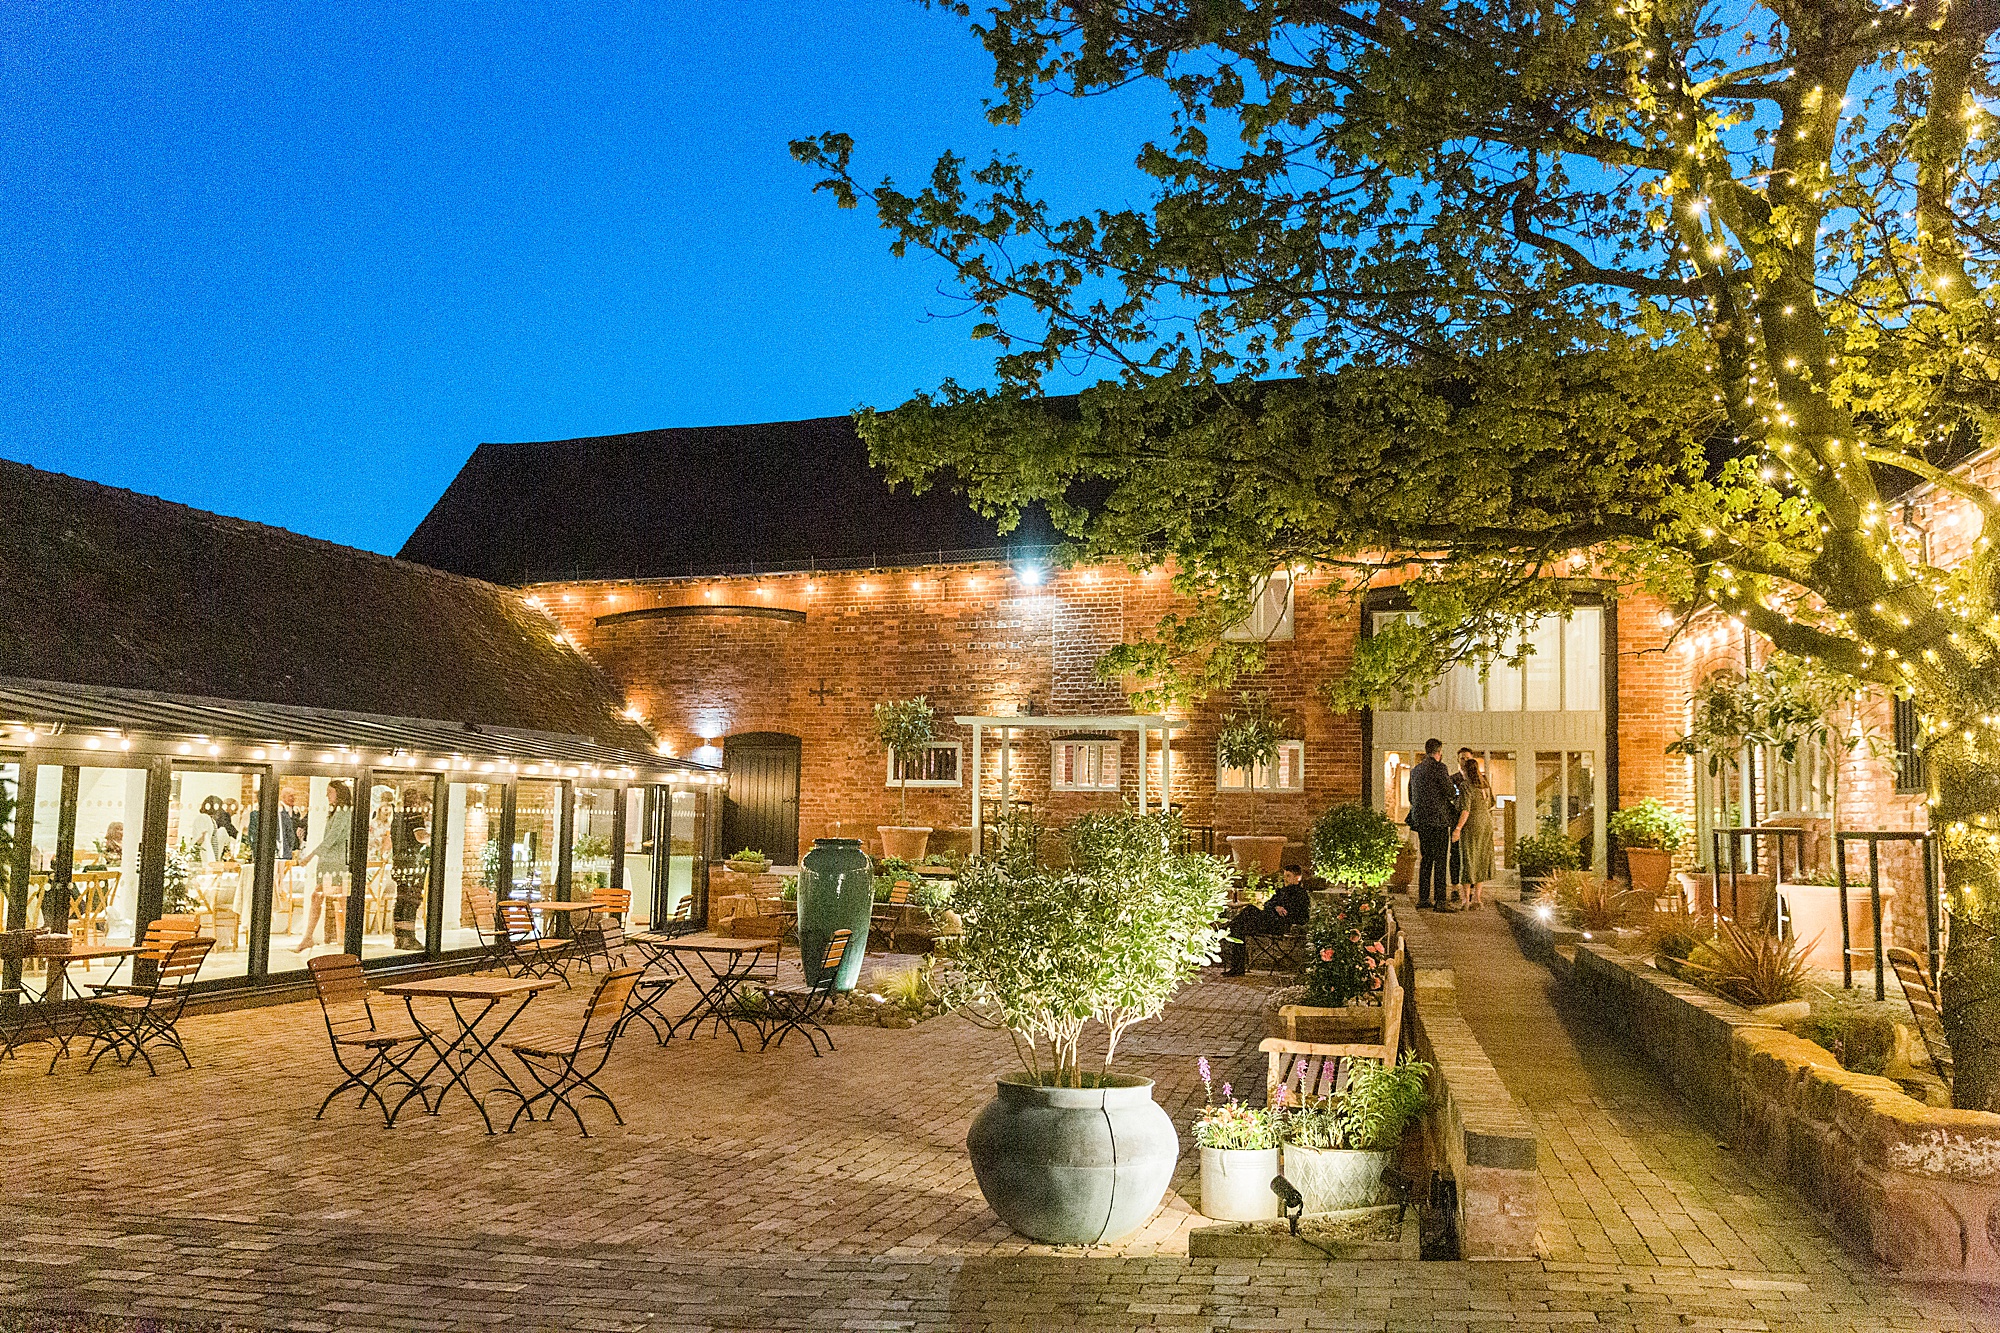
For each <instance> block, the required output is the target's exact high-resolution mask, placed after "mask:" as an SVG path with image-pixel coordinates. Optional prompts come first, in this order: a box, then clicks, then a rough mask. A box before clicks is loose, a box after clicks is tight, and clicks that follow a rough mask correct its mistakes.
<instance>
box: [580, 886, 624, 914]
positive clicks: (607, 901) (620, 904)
mask: <svg viewBox="0 0 2000 1333" xmlns="http://www.w3.org/2000/svg"><path fill="white" fill-rule="evenodd" d="M590 905H591V906H592V907H595V908H596V909H597V910H598V911H599V912H602V913H604V914H606V915H608V916H615V917H617V918H618V919H619V920H621V921H622V920H624V919H625V914H626V913H628V912H630V911H631V910H632V890H630V889H614V888H610V887H608V886H607V887H605V888H601V889H592V890H591V891H590Z"/></svg>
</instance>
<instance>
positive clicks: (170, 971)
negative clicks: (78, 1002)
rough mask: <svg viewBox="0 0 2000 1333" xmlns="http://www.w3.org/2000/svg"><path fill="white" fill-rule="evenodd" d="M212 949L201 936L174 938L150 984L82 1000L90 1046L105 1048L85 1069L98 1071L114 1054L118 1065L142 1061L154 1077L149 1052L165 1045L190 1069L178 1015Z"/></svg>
mask: <svg viewBox="0 0 2000 1333" xmlns="http://www.w3.org/2000/svg"><path fill="white" fill-rule="evenodd" d="M214 947H215V941H214V940H212V939H209V938H207V937H206V936H201V935H197V936H196V937H194V938H193V939H190V940H178V941H176V942H175V943H173V944H172V945H170V946H168V949H167V956H166V958H165V959H164V960H163V961H162V962H161V963H160V965H159V967H158V969H157V970H156V971H155V972H154V974H153V979H152V981H151V982H150V983H149V984H146V985H144V986H142V987H141V988H140V989H137V990H134V991H131V992H127V993H123V994H113V995H102V996H94V997H92V998H91V999H89V1000H86V1001H85V1002H84V1012H85V1014H86V1015H87V1016H88V1017H89V1019H90V1021H91V1022H92V1023H93V1024H94V1025H95V1030H94V1031H93V1032H92V1033H91V1034H90V1044H91V1045H92V1046H96V1045H98V1044H99V1043H100V1042H101V1043H103V1049H102V1050H100V1051H98V1052H97V1054H96V1055H93V1056H92V1057H91V1058H90V1066H89V1068H90V1069H96V1068H97V1062H98V1061H99V1060H102V1059H103V1058H104V1057H105V1056H107V1055H112V1054H116V1055H117V1056H118V1063H119V1064H121V1065H124V1066H126V1067H127V1068H130V1067H131V1064H132V1061H133V1060H135V1059H141V1060H144V1061H145V1062H146V1072H147V1073H148V1074H157V1073H159V1072H160V1071H159V1070H158V1069H157V1068H156V1067H155V1066H154V1064H153V1056H152V1052H151V1051H150V1050H149V1049H148V1048H149V1047H154V1046H164V1047H167V1048H168V1049H170V1050H173V1051H176V1052H178V1053H179V1055H180V1057H181V1060H182V1062H183V1063H184V1064H186V1065H187V1067H188V1068H189V1069H193V1068H194V1061H193V1060H190V1059H189V1058H188V1053H187V1047H186V1046H183V1045H182V1044H181V1034H180V1031H179V1025H180V1021H181V1011H182V1010H184V1009H186V1008H187V998H188V992H189V991H190V990H192V989H193V988H194V979H195V974H196V973H198V972H200V971H201V964H202V960H203V959H205V958H207V957H208V951H209V950H210V949H213V948H214ZM85 1072H86V1073H87V1072H89V1070H86V1071H85Z"/></svg>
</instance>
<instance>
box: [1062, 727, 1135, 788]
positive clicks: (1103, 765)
mask: <svg viewBox="0 0 2000 1333" xmlns="http://www.w3.org/2000/svg"><path fill="white" fill-rule="evenodd" d="M1067 747H1075V748H1077V749H1086V750H1095V751H1097V752H1098V753H1099V754H1101V755H1106V756H1107V757H1108V758H1107V759H1106V760H1100V761H1099V765H1098V772H1099V774H1100V775H1101V776H1105V777H1108V779H1109V780H1108V781H1100V782H1095V783H1088V782H1064V781H1062V779H1061V777H1060V774H1061V773H1062V771H1063V763H1062V751H1063V750H1064V749H1065V748H1067ZM1124 748H1125V743H1124V742H1123V741H1119V740H1106V739H1104V738H1101V737H1096V736H1085V737H1058V738H1056V739H1054V740H1051V741H1050V742H1049V790H1050V791H1071V792H1115V791H1118V790H1119V789H1120V788H1121V787H1122V785H1123V783H1124V780H1125V764H1124V758H1125V757H1124V754H1123V750H1124ZM1086 767H1087V765H1086ZM1071 771H1072V772H1074V771H1075V766H1074V765H1072V768H1071Z"/></svg>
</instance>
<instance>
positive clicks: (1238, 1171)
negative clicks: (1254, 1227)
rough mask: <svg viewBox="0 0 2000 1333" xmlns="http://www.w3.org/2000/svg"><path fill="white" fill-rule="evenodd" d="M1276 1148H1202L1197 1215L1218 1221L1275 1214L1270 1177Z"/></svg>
mask: <svg viewBox="0 0 2000 1333" xmlns="http://www.w3.org/2000/svg"><path fill="white" fill-rule="evenodd" d="M1277 1174H1278V1150H1277V1149H1276V1148H1203V1149H1202V1150H1201V1215H1202V1216H1203V1217H1212V1218H1214V1219H1215V1220H1216V1221H1218V1222H1265V1221H1269V1220H1270V1219H1271V1218H1274V1217H1276V1216H1277V1215H1278V1196H1277V1194H1276V1193H1274V1192H1273V1191H1272V1189H1271V1179H1272V1177H1274V1176H1276V1175H1277Z"/></svg>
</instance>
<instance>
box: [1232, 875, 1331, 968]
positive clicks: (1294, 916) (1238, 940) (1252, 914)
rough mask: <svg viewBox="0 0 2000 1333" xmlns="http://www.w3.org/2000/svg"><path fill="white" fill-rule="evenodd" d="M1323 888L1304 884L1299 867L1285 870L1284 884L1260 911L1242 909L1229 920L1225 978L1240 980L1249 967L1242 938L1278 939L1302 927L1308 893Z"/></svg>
mask: <svg viewBox="0 0 2000 1333" xmlns="http://www.w3.org/2000/svg"><path fill="white" fill-rule="evenodd" d="M1325 887H1326V886H1325V885H1324V884H1323V883H1320V882H1319V881H1317V880H1312V881H1309V880H1307V879H1306V873H1305V871H1304V870H1303V869H1301V868H1300V867H1298V866H1286V867H1285V876H1284V883H1282V884H1280V885H1279V886H1278V889H1277V892H1275V893H1273V894H1272V895H1271V897H1270V900H1269V901H1268V902H1266V903H1265V904H1264V905H1263V906H1262V907H1246V908H1244V909H1243V910H1242V911H1240V912H1238V913H1237V914H1236V915H1235V916H1234V917H1232V918H1231V919H1230V922H1229V938H1228V939H1226V940H1224V941H1223V945H1222V956H1223V961H1224V962H1225V963H1227V964H1228V969H1227V972H1228V975H1229V976H1232V977H1240V976H1242V975H1243V972H1244V970H1245V969H1246V968H1247V967H1248V966H1249V965H1250V946H1249V945H1248V944H1246V943H1245V942H1244V937H1245V936H1247V935H1282V934H1284V933H1285V932H1286V931H1288V930H1290V929H1291V928H1292V927H1293V926H1295V925H1303V924H1304V923H1305V919H1306V917H1307V916H1308V915H1309V914H1310V913H1311V911H1312V890H1313V889H1314V888H1325Z"/></svg>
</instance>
